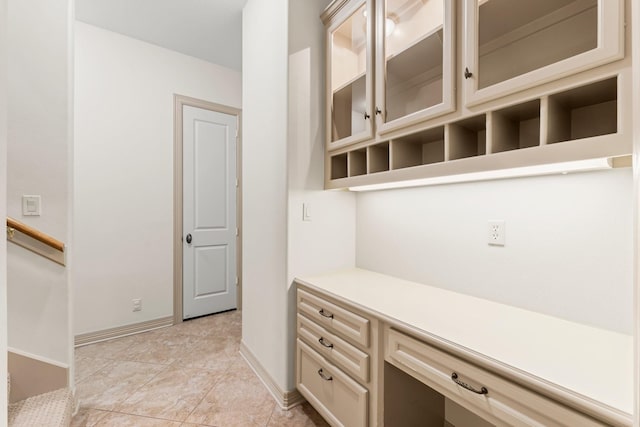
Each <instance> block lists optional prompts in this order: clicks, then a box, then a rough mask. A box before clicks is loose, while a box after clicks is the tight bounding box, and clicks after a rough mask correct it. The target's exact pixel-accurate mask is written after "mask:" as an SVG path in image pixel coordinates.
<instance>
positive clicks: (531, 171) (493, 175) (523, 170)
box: [349, 156, 631, 191]
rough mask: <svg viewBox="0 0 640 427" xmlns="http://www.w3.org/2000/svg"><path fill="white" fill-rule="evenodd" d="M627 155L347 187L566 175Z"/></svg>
mask: <svg viewBox="0 0 640 427" xmlns="http://www.w3.org/2000/svg"><path fill="white" fill-rule="evenodd" d="M630 159H631V156H623V157H617V158H609V157H603V158H598V159H588V160H577V161H572V162H562V163H550V164H544V165H535V166H524V167H520V168H511V169H499V170H491V171H485V172H472V173H464V174H459V175H448V176H437V177H433V178H423V179H413V180H408V181H397V182H385V183H381V184H371V185H361V186H357V187H349V190H350V191H374V190H388V189H392V188H406V187H421V186H428V185H440V184H455V183H461V182H471V181H487V180H495V179H506V178H520V177H527V176H538V175H554V174H561V175H566V174H568V173H571V172H588V171H595V170H603V169H611V168H614V167H629V166H631V162H630Z"/></svg>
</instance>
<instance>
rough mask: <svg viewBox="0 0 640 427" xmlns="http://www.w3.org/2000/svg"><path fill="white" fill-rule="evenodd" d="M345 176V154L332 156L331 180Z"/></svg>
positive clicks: (346, 174)
mask: <svg viewBox="0 0 640 427" xmlns="http://www.w3.org/2000/svg"><path fill="white" fill-rule="evenodd" d="M347 176H348V173H347V153H343V154H338V155H336V156H332V157H331V179H340V178H346V177H347Z"/></svg>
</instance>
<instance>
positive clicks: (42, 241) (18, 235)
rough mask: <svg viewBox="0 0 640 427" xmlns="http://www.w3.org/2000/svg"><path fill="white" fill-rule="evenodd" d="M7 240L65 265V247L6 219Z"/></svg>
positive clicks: (54, 239)
mask: <svg viewBox="0 0 640 427" xmlns="http://www.w3.org/2000/svg"><path fill="white" fill-rule="evenodd" d="M7 240H8V241H10V242H12V243H15V244H16V245H19V246H22V247H23V248H25V249H28V250H30V251H32V252H34V253H36V254H38V255H40V256H43V257H45V258H48V259H50V260H51V261H53V262H56V263H58V264H60V265H65V264H66V260H65V245H64V243H63V242H61V241H60V240H58V239H56V238H54V237H52V236H50V235H48V234H46V233H43V232H42V231H40V230H37V229H35V228H33V227H31V226H29V225H27V224H23V223H22V222H20V221H17V220H15V219H13V218H9V217H7Z"/></svg>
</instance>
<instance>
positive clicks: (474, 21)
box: [464, 0, 624, 105]
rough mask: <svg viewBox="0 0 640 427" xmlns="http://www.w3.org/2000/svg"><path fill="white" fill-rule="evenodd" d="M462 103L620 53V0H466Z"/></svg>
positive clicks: (544, 79) (593, 63)
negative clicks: (463, 93)
mask: <svg viewBox="0 0 640 427" xmlns="http://www.w3.org/2000/svg"><path fill="white" fill-rule="evenodd" d="M466 9H467V10H466V13H467V26H466V31H467V34H466V39H465V50H466V54H465V58H466V64H465V65H464V75H465V78H466V95H467V103H468V104H471V105H473V104H475V103H478V102H481V101H484V100H488V99H489V98H492V97H497V96H501V95H505V94H507V93H510V92H515V91H518V90H522V89H526V88H527V87H531V86H533V85H535V84H539V83H543V82H545V81H549V80H552V79H554V78H559V77H562V76H565V75H568V74H570V73H576V72H579V71H582V70H585V69H588V68H592V67H595V66H598V65H601V64H603V63H606V62H610V61H613V60H615V59H619V58H621V57H622V56H623V55H624V46H623V37H622V31H623V27H622V22H623V21H622V19H623V17H622V13H623V10H624V8H623V4H622V0H535V1H531V0H467V1H466Z"/></svg>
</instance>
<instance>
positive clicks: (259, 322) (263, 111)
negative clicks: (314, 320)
mask: <svg viewBox="0 0 640 427" xmlns="http://www.w3.org/2000/svg"><path fill="white" fill-rule="evenodd" d="M287 16H288V0H268V1H267V0H249V1H248V2H247V4H246V6H245V7H244V10H243V13H242V39H243V41H242V82H243V88H242V94H243V97H242V106H243V117H242V120H243V123H242V174H243V182H242V189H243V190H242V191H243V194H242V211H243V214H242V216H243V218H242V222H243V223H242V227H243V229H242V251H243V255H242V269H243V271H242V285H243V287H242V341H243V344H244V345H245V346H246V348H247V349H248V350H249V351H250V352H251V353H252V354H253V355H254V356H255V358H256V359H257V360H258V361H259V362H260V364H261V365H262V368H264V370H266V371H267V372H268V373H269V375H270V376H271V380H272V381H273V382H275V383H276V384H277V386H278V387H280V389H281V390H286V385H287V384H288V378H287V377H288V374H287V373H288V367H287V358H286V354H285V351H286V348H287V329H288V325H287V319H288V310H287V76H288V70H287V58H288V49H287V46H288V42H287V37H288V22H287Z"/></svg>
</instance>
